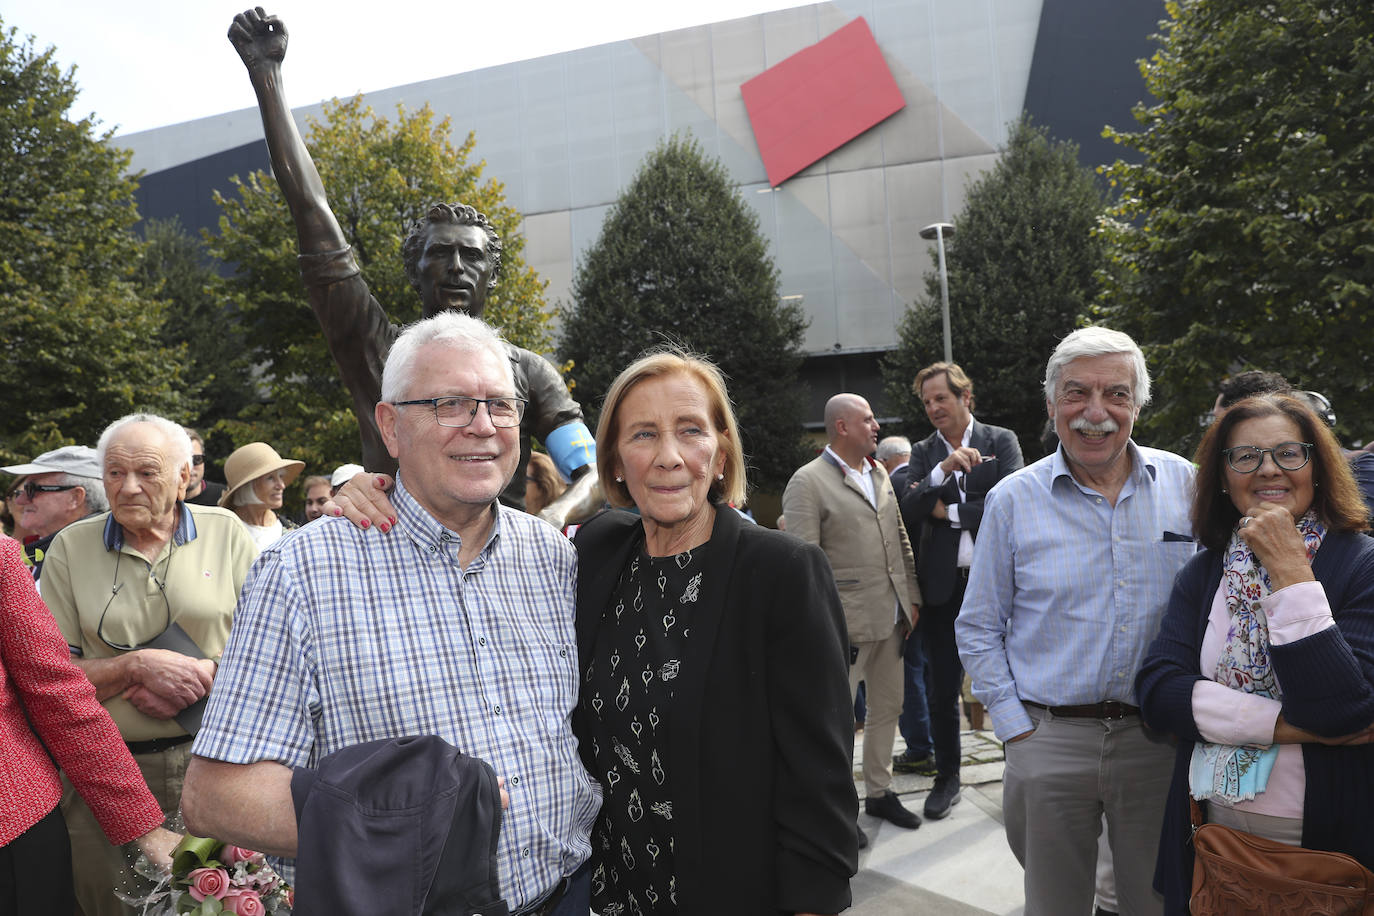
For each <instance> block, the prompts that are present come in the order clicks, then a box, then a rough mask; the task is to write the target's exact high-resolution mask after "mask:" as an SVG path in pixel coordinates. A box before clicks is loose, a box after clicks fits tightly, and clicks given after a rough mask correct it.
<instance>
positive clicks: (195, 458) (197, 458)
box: [191, 455, 205, 467]
mask: <svg viewBox="0 0 1374 916" xmlns="http://www.w3.org/2000/svg"><path fill="white" fill-rule="evenodd" d="M191 463H192V464H194V465H195V466H196V467H200V466H201V465H202V464H204V463H205V456H204V455H192V456H191Z"/></svg>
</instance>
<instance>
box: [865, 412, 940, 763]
mask: <svg viewBox="0 0 1374 916" xmlns="http://www.w3.org/2000/svg"><path fill="white" fill-rule="evenodd" d="M874 457H875V458H877V459H878V463H879V464H881V465H882V466H883V467H885V468H887V473H888V475H889V479H891V481H892V492H893V493H896V494H897V496H898V498H900V497H901V495H902V494H903V493H905V492H906V482H907V473H908V471H909V466H908V462H910V461H911V440H910V439H908V438H907V437H906V436H888V437H886V438H884V439H881V440H880V441H879V442H878V450H877V451H876V452H874ZM914 534H915V532H913V536H912V538H911V548H912V550H915V549H916V539H915V537H914ZM902 663H903V668H904V669H905V670H904V672H903V675H904V688H903V690H902V714H901V716H900V717H898V719H897V731H899V732H900V733H901V735H902V740H903V741H905V742H906V750H905V751H903V752H902V753H900V754H898V755H897V756H895V757H893V758H892V771H893V772H894V773H919V774H920V775H922V776H934V775H935V757H934V756H933V755H932V753H931V751H932V750H933V749H934V746H933V745H932V744H931V741H930V713H929V712H928V711H927V706H926V652H925V649H924V648H922V647H921V640H919V639H908V640H907V641H906V646H905V647H904V648H903V649H902ZM854 718H855V719H858V720H859V721H862V719H861V717H860V715H859V710H858V708H857V707H856V708H855V710H854Z"/></svg>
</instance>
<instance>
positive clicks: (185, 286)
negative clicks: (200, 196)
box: [138, 217, 259, 458]
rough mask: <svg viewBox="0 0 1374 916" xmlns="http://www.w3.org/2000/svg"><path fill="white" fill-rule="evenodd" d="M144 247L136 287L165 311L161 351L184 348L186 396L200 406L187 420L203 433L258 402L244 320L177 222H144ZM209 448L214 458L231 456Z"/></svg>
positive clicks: (200, 246)
mask: <svg viewBox="0 0 1374 916" xmlns="http://www.w3.org/2000/svg"><path fill="white" fill-rule="evenodd" d="M143 235H144V239H145V244H144V246H143V251H142V259H141V261H140V264H139V272H138V282H139V285H140V286H141V287H142V288H143V290H144V292H145V294H146V295H149V296H156V297H158V298H160V299H162V300H163V301H164V302H165V303H166V306H167V310H166V313H165V316H164V321H163V325H162V332H161V339H162V342H163V344H164V345H165V346H167V347H171V348H184V350H185V353H186V359H185V362H186V370H187V371H186V379H185V385H186V391H187V392H188V393H189V394H192V395H195V396H196V397H198V398H199V400H200V402H201V410H200V413H199V414H198V415H196V416H192V417H188V418H187V422H188V423H189V424H190V425H191V426H194V427H197V428H202V427H203V428H206V429H207V430H208V428H209V427H211V426H213V424H214V423H215V422H216V421H217V420H219V419H221V418H224V417H236V416H238V415H239V414H240V413H242V412H243V411H244V410H245V409H246V408H248V407H249V406H250V405H253V404H255V403H257V401H258V400H259V398H258V394H257V388H256V385H255V384H254V382H253V378H252V371H251V370H252V364H251V360H250V358H249V355H248V346H247V342H246V340H245V337H244V333H243V328H242V319H241V317H240V316H239V314H238V310H237V308H236V307H235V304H234V302H233V300H232V299H230V298H228V297H226V296H225V295H224V291H223V289H222V286H221V284H220V283H219V276H218V274H216V272H215V270H214V267H213V266H212V264H211V263H210V261H209V259H208V257H207V255H206V253H205V243H204V242H203V241H202V240H201V239H199V238H197V237H196V236H193V235H191V234H190V233H188V232H187V231H186V230H185V229H183V228H182V226H181V221H180V220H178V219H176V218H175V217H174V218H172V219H170V220H146V221H145V222H144V223H143ZM216 444H217V443H214V442H213V441H212V442H211V443H207V449H208V451H209V452H210V453H211V455H212V456H215V457H219V458H223V457H224V456H225V455H227V454H228V453H229V451H232V448H233V446H232V445H229V443H228V442H227V441H226V442H223V443H219V444H222V445H224V446H227V447H222V448H219V449H216V448H215V445H216Z"/></svg>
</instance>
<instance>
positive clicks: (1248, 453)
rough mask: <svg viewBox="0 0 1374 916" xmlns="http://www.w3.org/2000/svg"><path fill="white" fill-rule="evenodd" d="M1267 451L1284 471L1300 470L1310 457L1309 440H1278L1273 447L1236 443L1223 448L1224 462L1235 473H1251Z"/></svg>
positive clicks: (1260, 463) (1258, 465)
mask: <svg viewBox="0 0 1374 916" xmlns="http://www.w3.org/2000/svg"><path fill="white" fill-rule="evenodd" d="M1266 452H1267V453H1268V454H1269V456H1270V457H1271V458H1273V459H1274V464H1275V465H1277V466H1278V467H1279V468H1280V469H1281V470H1284V471H1301V470H1302V469H1303V468H1305V467H1307V462H1308V461H1310V460H1311V458H1312V443H1311V442H1280V443H1279V444H1278V445H1276V446H1274V447H1273V448H1260V447H1259V446H1257V445H1236V446H1233V447H1231V448H1224V449H1222V450H1221V453H1222V454H1223V455H1225V456H1226V463H1227V464H1228V465H1230V466H1231V470H1233V471H1235V472H1236V473H1237V474H1253V473H1255V472H1256V471H1258V470H1259V469H1260V465H1262V464H1264V455H1265V453H1266Z"/></svg>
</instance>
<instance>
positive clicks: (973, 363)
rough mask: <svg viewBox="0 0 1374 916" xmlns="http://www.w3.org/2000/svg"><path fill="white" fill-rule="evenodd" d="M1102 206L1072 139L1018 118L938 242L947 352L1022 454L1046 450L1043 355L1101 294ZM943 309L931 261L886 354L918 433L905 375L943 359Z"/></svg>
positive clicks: (980, 409) (892, 381) (893, 392)
mask: <svg viewBox="0 0 1374 916" xmlns="http://www.w3.org/2000/svg"><path fill="white" fill-rule="evenodd" d="M1103 207H1104V201H1103V195H1102V190H1101V188H1100V186H1099V185H1098V183H1097V181H1096V179H1095V177H1094V176H1093V174H1092V172H1091V171H1089V170H1087V169H1085V168H1083V167H1082V166H1080V165H1079V164H1078V147H1077V146H1076V145H1075V144H1072V143H1061V142H1056V141H1053V140H1051V139H1050V137H1049V134H1048V132H1047V131H1046V129H1045V128H1043V127H1037V126H1034V125H1032V124H1031V123H1030V121H1029V120H1028V119H1024V118H1023V119H1022V120H1021V121H1019V122H1018V123H1017V124H1015V125H1014V126H1013V128H1012V130H1011V133H1010V135H1009V136H1008V138H1007V144H1006V148H1005V149H1004V150H1003V151H1002V156H1001V158H1000V159H999V160H998V161H997V164H996V165H995V166H994V167H993V168H992V169H991V170H989V171H988V172H986V173H984V174H983V175H982V176H981V177H980V178H978V179H977V180H976V181H975V182H974V183H973V184H972V185H971V186H970V187H969V190H968V194H967V195H966V197H965V202H964V209H963V211H962V212H960V213H959V214H958V215H957V216H955V217H954V226H955V234H954V236H953V237H952V238H948V239H946V241H945V267H946V271H947V273H948V275H949V303H950V304H949V307H950V329H951V337H952V349H953V355H954V361H955V362H956V363H958V364H959V365H960V366H961V367H962V368H963V369H964V371H965V372H967V373H968V375H969V378H970V379H971V380H972V381H973V391H974V398H975V402H976V403H975V413H976V414H977V416H978V418H979V419H980V420H982V421H984V422H987V423H992V424H995V425H997V426H1005V427H1007V428H1009V429H1011V430H1012V431H1014V432H1015V433H1016V436H1017V438H1018V439H1019V440H1020V441H1021V449H1022V451H1023V452H1024V453H1025V454H1026V457H1027V458H1028V459H1032V458H1034V457H1035V456H1037V455H1039V454H1041V449H1040V446H1039V439H1040V434H1041V431H1042V430H1043V428H1044V425H1045V416H1046V415H1045V396H1044V392H1043V386H1042V380H1043V379H1044V376H1045V362H1046V360H1047V359H1048V358H1049V355H1050V352H1051V351H1052V350H1053V349H1054V347H1055V345H1056V344H1057V343H1058V342H1059V340H1060V338H1062V337H1063V336H1064V335H1065V334H1067V333H1068V332H1069V331H1072V330H1073V329H1074V328H1075V327H1076V326H1077V325H1078V323H1079V322H1080V320H1081V317H1082V316H1083V315H1085V314H1086V313H1087V312H1088V310H1089V308H1090V306H1091V304H1092V303H1093V301H1094V300H1095V298H1096V297H1097V295H1098V290H1099V288H1100V283H1099V280H1098V278H1097V272H1098V271H1099V269H1100V268H1101V267H1102V264H1103V253H1102V248H1103V246H1102V243H1101V241H1100V240H1099V239H1097V238H1095V237H1094V236H1093V227H1094V226H1095V225H1096V223H1097V220H1098V219H1099V217H1100V216H1101V214H1102V212H1103ZM940 307H941V306H940V277H939V273H938V269H932V270H931V271H929V272H928V273H927V274H926V294H925V296H924V298H922V299H921V300H919V301H917V302H916V303H915V304H913V306H912V307H911V308H910V309H908V310H907V312H906V315H905V316H904V317H903V318H902V321H901V324H900V326H899V329H898V331H899V341H898V345H897V349H895V350H893V351H892V352H891V353H890V354H888V356H887V357H886V358H885V359H884V361H883V377H884V380H885V382H886V388H887V393H888V396H889V397H890V398H891V399H892V401H893V404H894V405H896V406H897V407H898V408H899V413H900V414H901V415H902V416H903V417H904V418H905V420H906V422H905V424H904V428H903V429H902V432H904V433H907V434H908V435H910V436H911V437H912V438H913V439H914V438H916V437H924V436H927V435H929V434H930V432H931V426H930V423H929V421H928V420H927V419H926V416H925V410H924V409H923V408H922V406H921V401H920V397H919V396H918V395H917V394H915V393H914V392H913V391H912V389H911V384H912V380H913V379H914V378H915V377H916V373H918V372H920V371H921V370H922V369H924V368H925V367H926V366H928V365H930V364H931V363H934V362H938V361H940V360H943V359H944V331H943V324H942V320H941V315H940Z"/></svg>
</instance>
